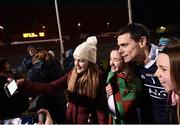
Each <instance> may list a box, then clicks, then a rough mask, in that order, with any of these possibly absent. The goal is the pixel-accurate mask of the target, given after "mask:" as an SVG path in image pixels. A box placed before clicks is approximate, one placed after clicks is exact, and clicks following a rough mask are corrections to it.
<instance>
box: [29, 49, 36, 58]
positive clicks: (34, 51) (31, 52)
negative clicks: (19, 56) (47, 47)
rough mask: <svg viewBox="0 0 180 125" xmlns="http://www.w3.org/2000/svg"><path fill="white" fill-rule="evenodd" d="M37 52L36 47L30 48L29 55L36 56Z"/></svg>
mask: <svg viewBox="0 0 180 125" xmlns="http://www.w3.org/2000/svg"><path fill="white" fill-rule="evenodd" d="M35 54H36V49H35V48H30V49H29V55H30V56H34V55H35Z"/></svg>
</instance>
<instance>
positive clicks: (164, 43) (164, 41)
mask: <svg viewBox="0 0 180 125" xmlns="http://www.w3.org/2000/svg"><path fill="white" fill-rule="evenodd" d="M169 41H170V40H169V39H168V38H165V37H161V38H160V39H159V45H158V47H159V48H160V49H163V48H164V47H165V46H167V45H168V44H169Z"/></svg>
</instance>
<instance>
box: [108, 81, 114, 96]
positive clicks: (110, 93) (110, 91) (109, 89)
mask: <svg viewBox="0 0 180 125" xmlns="http://www.w3.org/2000/svg"><path fill="white" fill-rule="evenodd" d="M106 94H107V95H108V96H110V95H112V94H113V90H112V86H111V84H108V85H107V86H106Z"/></svg>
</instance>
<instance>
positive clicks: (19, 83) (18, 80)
mask: <svg viewBox="0 0 180 125" xmlns="http://www.w3.org/2000/svg"><path fill="white" fill-rule="evenodd" d="M23 82H24V79H17V80H16V84H17V86H18V85H22V84H23Z"/></svg>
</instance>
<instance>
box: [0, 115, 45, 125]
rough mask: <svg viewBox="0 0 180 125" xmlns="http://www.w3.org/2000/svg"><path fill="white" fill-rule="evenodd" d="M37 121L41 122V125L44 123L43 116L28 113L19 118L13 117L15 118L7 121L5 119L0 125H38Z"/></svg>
mask: <svg viewBox="0 0 180 125" xmlns="http://www.w3.org/2000/svg"><path fill="white" fill-rule="evenodd" d="M39 121H41V123H42V122H43V123H44V122H45V115H43V114H37V113H30V114H27V115H24V116H20V117H15V118H9V119H5V120H1V123H0V124H3V125H10V124H11V125H12V124H13V125H21V124H25V125H29V124H31V125H32V124H35V123H38V122H39Z"/></svg>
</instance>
